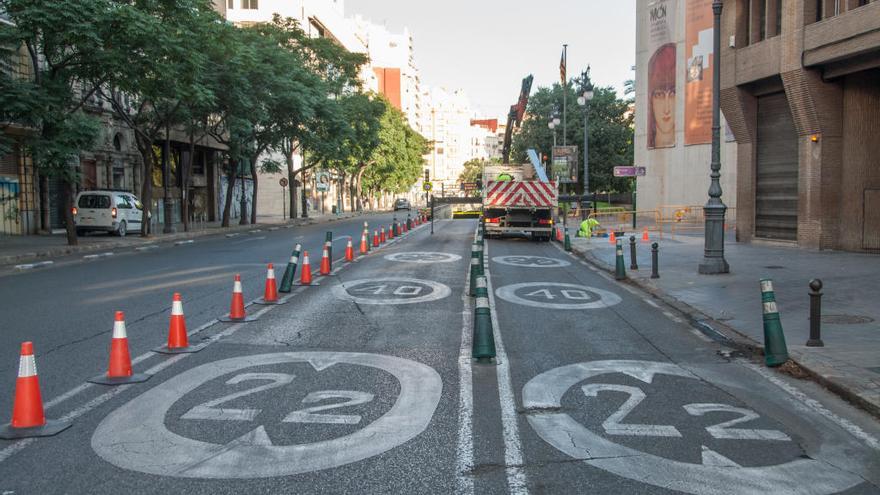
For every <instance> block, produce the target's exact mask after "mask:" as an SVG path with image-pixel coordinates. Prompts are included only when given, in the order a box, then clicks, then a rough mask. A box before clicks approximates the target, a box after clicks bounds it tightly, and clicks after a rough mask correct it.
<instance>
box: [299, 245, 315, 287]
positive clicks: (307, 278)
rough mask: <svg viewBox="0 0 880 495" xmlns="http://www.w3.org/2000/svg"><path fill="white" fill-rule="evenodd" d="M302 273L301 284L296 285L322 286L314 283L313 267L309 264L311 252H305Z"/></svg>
mask: <svg viewBox="0 0 880 495" xmlns="http://www.w3.org/2000/svg"><path fill="white" fill-rule="evenodd" d="M302 265H303V266H302V271H301V272H300V278H299V283H298V284H296V285H320V284H317V283H315V282H312V265H311V263H309V252H308V251H303V263H302Z"/></svg>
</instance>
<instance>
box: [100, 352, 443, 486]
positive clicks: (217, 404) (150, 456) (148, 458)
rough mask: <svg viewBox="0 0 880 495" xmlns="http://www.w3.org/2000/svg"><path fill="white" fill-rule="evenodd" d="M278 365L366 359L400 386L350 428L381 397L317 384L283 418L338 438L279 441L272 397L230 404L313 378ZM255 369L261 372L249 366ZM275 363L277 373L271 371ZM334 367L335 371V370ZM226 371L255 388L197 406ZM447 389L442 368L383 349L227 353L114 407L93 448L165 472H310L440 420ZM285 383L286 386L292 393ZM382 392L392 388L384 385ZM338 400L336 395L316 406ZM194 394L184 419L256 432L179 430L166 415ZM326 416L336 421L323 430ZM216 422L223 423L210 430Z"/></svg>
mask: <svg viewBox="0 0 880 495" xmlns="http://www.w3.org/2000/svg"><path fill="white" fill-rule="evenodd" d="M278 365H286V366H291V365H293V366H302V365H306V366H309V365H310V366H311V368H312V369H313V370H314V372H315V373H318V374H321V372H323V371H324V370H326V369H328V368H333V367H337V366H354V367H362V368H365V369H367V370H370V371H371V372H378V373H385V374H389V375H391V376H393V377H394V378H395V379H396V380H397V381H398V382H399V386H400V388H399V392H398V393H397V399H396V401H394V403H393V406H391V408H390V409H389V410H387V412H385V413H384V414H383V415H382V416H380V417H379V418H378V419H376V420H375V421H372V422H370V423H369V424H366V425H363V426H362V427H360V428H359V429H356V430H354V431H353V432H351V433H349V434H347V435H342V436H340V435H339V433H338V428H339V426H338V425H359V424H360V423H361V417H360V416H358V415H356V414H354V412H355V411H357V410H358V409H356V408H354V407H353V406H358V405H362V404H371V403H374V401H373V398H374V394H372V393H368V392H365V391H357V390H344V389H342V388H344V387H351V386H352V385H351V384H348V383H340V384H338V385H335V386H332V387H331V389H328V390H316V391H311V392H310V393H309V394H308V395H306V396H305V398H304V399H302V405H305V407H304V408H301V407H300V405H299V404H298V405H297V406H296V410H294V411H289V412H288V411H284V412H283V413H284V416H279V419H278V420H277V421H278V425H285V424H291V423H293V424H296V423H305V424H308V425H309V426H310V427H311V428H315V427H318V428H319V430H318V431H320V432H322V433H324V434H325V435H326V436H327V437H328V438H327V439H323V440H317V441H314V442H312V443H296V444H293V445H276V444H275V443H274V442H273V440H272V437H271V436H270V433H269V430H271V429H273V428H276V429H277V425H276V424H259V422H260V421H265V419H264V418H265V416H267V415H266V414H262V416H261V413H262V412H264V411H263V407H264V405H265V404H266V402H265V401H260V400H257V399H255V398H254V399H251V400H250V401H249V403H247V404H246V405H247V406H250V407H251V409H238V407H245V405H228V404H227V406H226V407H221V405H222V404H225V403H228V402H231V401H233V400H234V401H236V402H237V403H238V404H242V401H243V400H245V398H246V397H248V396H251V395H252V394H266V393H272V392H270V391H272V390H277V392H275V394H276V397H282V396H283V397H290V396H291V395H293V394H291V393H290V390H289V388H290V387H297V386H299V387H303V386H306V385H308V384H309V383H310V382H308V381H306V380H304V379H303V378H302V377H301V376H294V375H293V374H287V373H279V372H275V371H274V370H275V369H278V368H279V366H278ZM248 368H251V369H254V371H255V372H252V373H251V372H247V373H243V371H245V370H247V369H248ZM266 368H269V369H272V370H273V372H268V371H265V369H266ZM300 369H301V368H300ZM334 369H335V368H334ZM331 371H332V370H331ZM346 374H348V375H350V374H351V372H350V371H349V372H347V373H346ZM332 375H333V373H329V375H328V376H332ZM218 379H224V380H225V383H226V384H229V385H238V384H242V383H248V384H249V385H250V386H248V387H246V388H244V389H242V387H241V386H240V385H238V386H236V387H235V390H236V391H234V392H231V393H229V394H228V395H224V396H222V397H216V396H215V395H212V396H211V399H210V400H208V401H207V402H203V403H200V404H199V403H197V404H195V405H194V407H193V405H192V402H194V399H198V400H204V398H205V392H206V391H208V392H211V391H213V390H214V389H213V388H212V387H211V384H212V383H214V384H216V382H217V381H218ZM249 382H255V383H249ZM267 382H268V383H267ZM322 388H323V387H322ZM442 388H443V384H442V381H441V379H440V375H439V374H438V373H437V372H436V371H435V370H434V369H433V368H431V367H429V366H426V365H424V364H421V363H417V362H415V361H411V360H408V359H403V358H399V357H395V356H385V355H380V354H366V353H355V352H282V353H274V354H261V355H256V356H243V357H237V358H231V359H224V360H221V361H215V362H211V363H207V364H203V365H201V366H198V367H195V368H193V369H190V370H187V371H184V372H183V373H181V374H180V375H178V376H175V377H174V379H172V380H169V381H167V382H165V383H163V384H161V385H159V386H157V387H156V388H153V389H151V390H149V391H147V392H146V393H144V394H142V395H140V396H138V397H136V398H135V399H133V400H131V401H130V402H129V403H127V404H125V405H124V406H122V407H120V408H119V409H117V410H115V411H113V412H112V413H110V415H108V416H107V417H106V418H104V420H103V421H102V422H101V424H100V425H98V428H97V429H96V430H95V433H94V435H93V436H92V448H93V449H94V450H95V452H96V453H97V454H98V455H99V456H101V457H102V458H103V459H104V460H106V461H107V462H109V463H111V464H113V465H115V466H118V467H120V468H123V469H129V470H132V471H139V472H143V473H149V474H157V475H160V476H173V477H178V478H214V479H234V478H268V477H275V476H291V475H295V474H301V473H309V472H312V471H318V470H322V469H329V468H335V467H339V466H344V465H346V464H350V463H352V462H357V461H361V460H363V459H367V458H370V457H373V456H376V455H379V454H382V453H383V452H386V451H388V450H391V449H393V448H394V447H397V446H398V445H401V444H403V443H405V442H408V441H409V440H411V439H413V438H415V437H416V436H418V435H419V434H420V433H422V432H423V431H424V430H425V428H427V426H428V424H429V423H430V421H431V418H432V417H433V415H434V411H435V410H436V408H437V404H438V403H439V401H440V393H441V390H442ZM282 389H286V390H285V391H284V392H282V391H281V390H282ZM197 390H198V392H197V393H196V394H192V395H191V393H192V392H195V391H197ZM373 392H376V393H382V392H381V389H379V390H373ZM332 399H336V400H335V401H334V402H333V403H330V404H322V405H318V406H315V405H314V404H315V403H317V402H321V401H325V400H332ZM187 402H189V404H187V406H186V408H185V409H184V411H182V416H179V418H180V419H179V420H176V421H177V422H181V421H190V420H195V421H228V422H229V426H228V427H226V428H224V429H227V430H228V429H231V428H237V429H239V430H241V431H247V433H245V434H244V435H241V436H239V437H238V438H234V439H232V440H231V441H221V442H220V443H216V440H215V441H203V440H198V439H195V438H191V437H190V436H184V435H183V431H186V430H179V429H175V431H174V432H172V431H171V430H169V429H168V427H167V426H166V421H172V419H171V418H173V417H174V416H175V415H177V414H181V412H176V413H175V412H174V409H173V406H175V405H178V404H180V403H184V404H186V403H187ZM270 402H271V401H270ZM338 408H346V409H344V411H345V414H326V412H330V411H332V410H334V409H338ZM266 409H268V407H266ZM319 412H320V413H319ZM187 417H189V418H190V419H188V418H187ZM322 424H324V425H331V426H327V427H324V429H323V430H322V429H320V428H321V425H322ZM216 430H218V428H210V429H207V430H205V431H216ZM324 430H326V431H324ZM189 431H193V430H189ZM196 431H198V430H196ZM212 438H217V437H216V436H215V437H212Z"/></svg>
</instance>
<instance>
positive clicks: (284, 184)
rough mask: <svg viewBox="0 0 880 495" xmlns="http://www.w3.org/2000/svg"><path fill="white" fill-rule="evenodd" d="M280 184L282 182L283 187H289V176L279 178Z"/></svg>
mask: <svg viewBox="0 0 880 495" xmlns="http://www.w3.org/2000/svg"><path fill="white" fill-rule="evenodd" d="M278 184H280V185H281V187H287V184H288V182H287V177H282V178H281V179H279V180H278Z"/></svg>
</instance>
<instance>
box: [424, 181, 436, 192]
mask: <svg viewBox="0 0 880 495" xmlns="http://www.w3.org/2000/svg"><path fill="white" fill-rule="evenodd" d="M433 188H434V186H433V185H432V184H431V183H430V182H425V183H424V184H422V189H424V190H425V192H428V191H430V190H431V189H433Z"/></svg>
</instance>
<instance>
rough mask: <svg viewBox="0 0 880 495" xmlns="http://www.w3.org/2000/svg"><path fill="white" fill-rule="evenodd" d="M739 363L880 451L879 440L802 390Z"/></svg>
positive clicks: (744, 363) (740, 361) (767, 373)
mask: <svg viewBox="0 0 880 495" xmlns="http://www.w3.org/2000/svg"><path fill="white" fill-rule="evenodd" d="M737 362H738V363H739V364H741V365H742V366H745V367H746V368H748V369H750V370H752V371H754V372H755V373H757V374H759V375H761V376H762V377H764V378H766V379H767V381H769V382H770V383H772V384H773V385H776V386H777V387H779V388H781V389H782V390H784V391H785V392H786V393H787V394H788V395H790V396H792V397H793V398H794V399H797V400H798V401H799V403H800V404H802V405H804V406H806V407H807V408H809V409H812V410H813V411H815V412H817V413H819V414H820V415H822V416H824V417H825V418H826V419H828V420H830V421H831V422H832V423H834V424H836V425H837V426H839V427H841V428H843V429H844V430H846V431H847V432H848V433H849V434H850V435H852V436H854V437H856V438H858V439H859V440H861V441H862V442H864V443H865V445H867V446H868V447H871V448H872V449H874V450H880V440H878V439H877V438H875V437H874V436H872V435H870V434H869V433H867V432H865V430H863V429H861V428H860V427H859V426H858V425H856V424H855V423H853V422H852V421H850V420H848V419H846V418H842V417H840V416H838V415H837V414H834V413H833V412H831V411H829V410H828V409H826V408H825V406H823V405H822V403H821V402H819V401H817V400H816V399H812V398H810V397H809V396H807V394H805V393H803V392H801V391H800V390H798V389H797V388H795V387H793V386H792V385H789V384H788V383H786V382H785V381H783V380H782V379H781V378H779V377H778V376H776V375H775V374H774V372H772V371H770V370H768V369H766V368H764V367H762V366H758V365H756V364H754V363H750V362H748V361H746V360H743V359H738V360H737Z"/></svg>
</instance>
